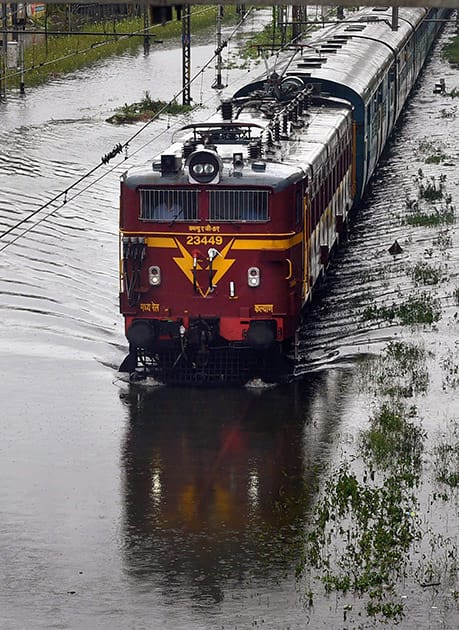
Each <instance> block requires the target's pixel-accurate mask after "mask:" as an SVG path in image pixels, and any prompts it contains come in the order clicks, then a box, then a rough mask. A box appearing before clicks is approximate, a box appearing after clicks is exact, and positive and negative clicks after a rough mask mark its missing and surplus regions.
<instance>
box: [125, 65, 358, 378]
mask: <svg viewBox="0 0 459 630" xmlns="http://www.w3.org/2000/svg"><path fill="white" fill-rule="evenodd" d="M352 130H353V127H352V116H351V108H350V106H349V105H348V104H347V103H345V102H343V101H340V100H337V99H333V98H330V97H324V96H321V95H320V93H318V90H317V87H316V88H313V87H312V86H311V85H309V84H305V83H303V81H302V80H301V79H299V78H297V77H290V78H289V77H287V78H284V79H280V78H279V77H277V76H276V75H273V76H272V77H270V78H269V79H268V80H266V81H265V82H260V83H256V84H254V85H253V86H252V89H251V90H250V91H249V93H248V94H246V93H241V94H236V95H235V96H234V97H233V99H232V100H229V101H225V102H223V103H222V106H221V112H220V113H219V114H218V116H216V117H214V118H213V119H211V120H209V121H208V122H205V123H196V124H190V125H187V126H186V127H184V128H183V129H182V130H181V138H180V140H179V141H177V142H174V144H172V146H170V147H169V148H168V149H167V150H166V151H165V152H163V153H162V154H161V155H159V156H158V157H157V158H155V159H154V160H153V162H152V163H150V164H149V165H146V166H144V167H140V168H134V169H131V170H130V171H129V172H128V173H127V174H125V176H124V177H123V178H122V182H121V213H120V228H121V236H120V238H121V292H120V306H121V312H122V314H123V315H124V317H125V323H126V335H127V338H128V340H129V344H130V349H129V355H128V356H127V357H126V359H125V361H124V362H123V364H122V366H121V368H120V370H121V371H126V372H129V373H131V374H132V377H133V378H144V377H146V376H152V377H154V378H155V379H156V380H158V381H161V382H164V383H170V384H206V385H208V384H216V383H218V384H239V383H245V382H247V381H249V380H250V379H253V378H261V379H263V380H265V381H273V380H278V379H279V378H282V377H284V376H285V375H286V374H288V373H289V370H290V367H291V364H290V361H291V359H292V357H293V355H294V346H295V344H294V341H295V331H296V329H297V326H298V321H299V317H300V312H301V309H302V308H303V306H304V304H305V303H306V302H307V301H308V300H309V299H310V297H311V291H312V289H313V287H314V285H315V284H316V282H317V280H318V279H319V278H320V276H321V274H322V273H323V270H324V268H325V267H326V265H327V263H328V259H329V254H330V251H331V249H332V247H333V246H334V244H335V243H336V241H337V239H338V238H339V233H340V230H341V228H342V226H343V224H344V222H345V220H346V214H347V212H348V210H349V209H350V207H351V206H352V202H353V177H352V171H353V169H352V163H353V160H352V157H353V151H352V146H353V144H352V142H353V133H352Z"/></svg>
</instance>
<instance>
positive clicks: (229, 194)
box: [139, 188, 269, 223]
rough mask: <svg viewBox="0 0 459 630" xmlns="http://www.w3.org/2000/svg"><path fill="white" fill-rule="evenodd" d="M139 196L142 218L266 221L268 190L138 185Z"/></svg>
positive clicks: (222, 221) (228, 221)
mask: <svg viewBox="0 0 459 630" xmlns="http://www.w3.org/2000/svg"><path fill="white" fill-rule="evenodd" d="M139 195H140V217H139V218H140V220H142V221H155V222H159V223H169V222H170V221H174V222H175V221H178V222H196V221H200V220H202V219H204V220H208V221H209V222H212V223H234V222H250V223H263V222H266V221H268V220H269V192H268V191H267V190H239V189H237V190H234V189H226V190H225V189H217V190H215V189H213V190H203V191H197V190H193V189H182V190H180V189H177V188H171V189H164V188H141V189H139ZM200 207H201V212H200Z"/></svg>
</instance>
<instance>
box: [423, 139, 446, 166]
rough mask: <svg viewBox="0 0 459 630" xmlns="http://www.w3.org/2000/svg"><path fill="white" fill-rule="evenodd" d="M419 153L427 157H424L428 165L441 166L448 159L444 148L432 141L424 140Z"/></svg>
mask: <svg viewBox="0 0 459 630" xmlns="http://www.w3.org/2000/svg"><path fill="white" fill-rule="evenodd" d="M418 152H419V153H421V154H423V155H425V156H426V157H424V161H425V163H426V164H440V163H441V162H443V161H444V160H446V159H447V158H448V156H447V155H446V153H445V152H444V151H443V148H442V147H441V146H439V145H438V144H437V143H435V142H432V141H431V140H426V139H425V140H422V141H421V142H420V143H419V148H418Z"/></svg>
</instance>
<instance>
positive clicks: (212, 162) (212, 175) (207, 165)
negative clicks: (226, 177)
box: [188, 149, 223, 184]
mask: <svg viewBox="0 0 459 630" xmlns="http://www.w3.org/2000/svg"><path fill="white" fill-rule="evenodd" d="M222 169H223V162H222V160H221V158H220V156H219V155H218V154H217V153H216V152H215V151H211V150H210V149H202V150H200V151H195V152H194V153H192V154H191V155H190V157H189V160H188V172H189V177H190V183H192V184H217V183H218V181H219V179H220V173H221V171H222Z"/></svg>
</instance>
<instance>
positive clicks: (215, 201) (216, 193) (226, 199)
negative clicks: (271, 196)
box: [209, 190, 269, 222]
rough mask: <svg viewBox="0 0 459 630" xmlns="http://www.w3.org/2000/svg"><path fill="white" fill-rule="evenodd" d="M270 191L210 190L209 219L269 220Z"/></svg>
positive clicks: (232, 220) (223, 220)
mask: <svg viewBox="0 0 459 630" xmlns="http://www.w3.org/2000/svg"><path fill="white" fill-rule="evenodd" d="M268 218H269V217H268V191H266V190H209V221H222V222H225V221H228V222H234V221H236V222H237V221H251V222H252V221H253V222H263V221H267V220H268Z"/></svg>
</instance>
